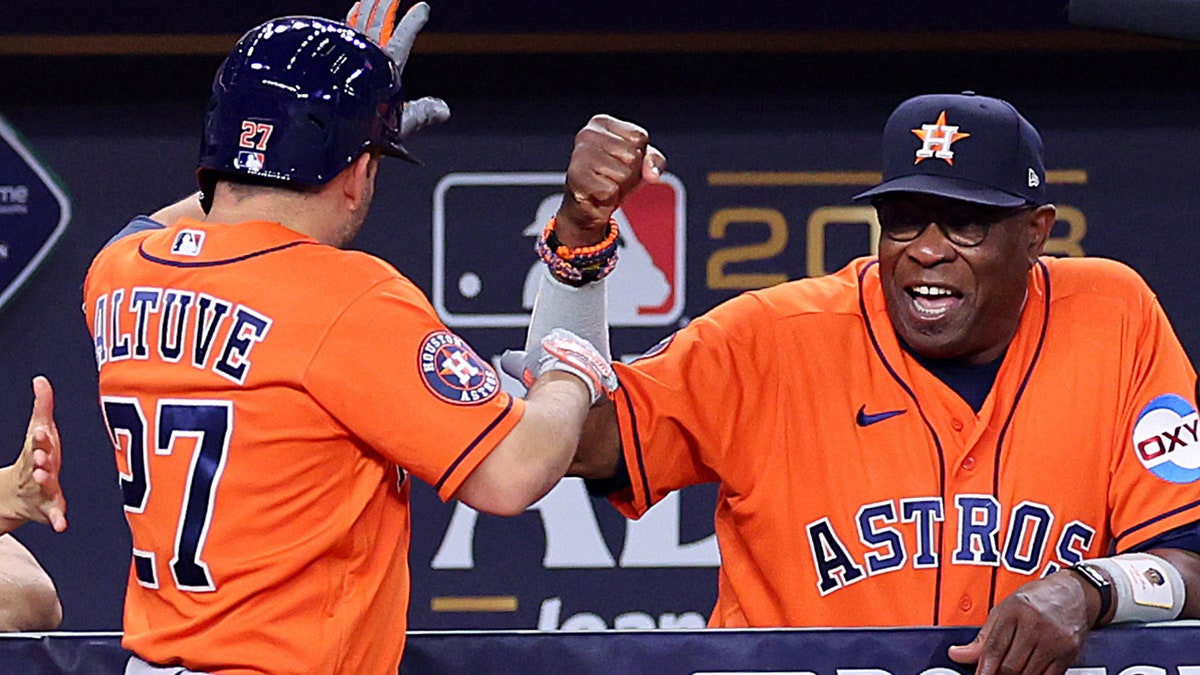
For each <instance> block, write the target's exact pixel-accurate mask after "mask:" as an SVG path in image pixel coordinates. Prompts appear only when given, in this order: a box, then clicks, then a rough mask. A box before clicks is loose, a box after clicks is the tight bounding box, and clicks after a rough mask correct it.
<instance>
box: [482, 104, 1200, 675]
mask: <svg viewBox="0 0 1200 675" xmlns="http://www.w3.org/2000/svg"><path fill="white" fill-rule="evenodd" d="M883 155H884V171H883V176H884V180H883V182H882V183H881V184H879V185H878V186H876V187H875V188H873V189H871V190H868V191H866V192H864V193H863V194H862V195H859V196H858V198H859V199H870V200H872V203H873V204H874V206H875V208H876V209H877V213H878V216H879V224H880V227H881V230H882V236H881V238H880V243H879V254H878V256H877V257H874V258H862V259H858V260H855V261H853V262H852V263H850V264H849V265H848V266H847V267H845V268H844V269H842V270H841V271H839V272H837V273H836V274H832V275H829V276H826V277H823V278H814V279H803V280H799V281H794V282H790V283H785V284H781V285H778V286H775V287H772V288H767V289H763V290H759V291H753V292H748V293H745V294H743V295H741V296H739V297H736V298H734V299H732V300H730V301H728V302H726V303H724V304H722V305H719V306H718V307H716V308H715V309H713V310H711V311H709V312H708V313H706V314H704V315H703V316H700V317H699V318H697V319H695V320H693V321H692V322H691V323H690V324H689V325H688V326H687V327H685V328H683V329H681V330H679V331H678V332H677V333H676V334H675V335H673V336H671V337H669V338H668V339H666V340H664V341H663V342H662V343H661V344H660V345H658V346H657V347H655V348H653V349H652V350H651V351H650V352H649V353H647V354H646V355H645V356H643V357H642V358H641V359H640V360H637V361H635V362H634V363H631V364H629V365H621V364H618V365H617V366H616V370H617V374H618V378H619V381H620V385H619V388H618V390H617V392H616V393H615V396H614V404H613V405H605V406H599V407H597V408H596V409H594V410H593V412H592V414H591V416H590V418H589V421H588V424H587V425H586V426H585V430H586V433H585V437H584V439H583V441H582V443H581V447H580V454H579V456H578V458H577V462H576V463H575V464H573V465H572V468H571V471H570V473H572V474H577V475H582V476H584V477H586V478H589V479H591V485H592V486H594V487H595V488H597V489H598V490H602V491H604V492H606V493H608V494H609V495H610V499H611V501H612V502H613V503H614V504H615V505H616V506H617V508H618V509H619V510H620V511H621V512H622V513H623V514H625V515H626V516H629V517H632V518H636V517H638V516H640V515H641V514H643V513H645V512H646V510H647V509H648V508H650V506H651V505H653V504H654V503H655V502H657V501H658V500H659V499H661V498H662V497H663V496H664V495H666V494H668V493H669V492H670V491H672V490H676V489H679V488H682V487H685V486H688V485H694V484H697V483H710V482H716V483H718V484H719V491H718V497H717V508H716V518H715V521H716V534H717V540H718V542H719V544H720V550H721V560H722V564H721V569H720V573H719V592H718V599H717V603H716V607H715V608H714V609H713V613H712V616H711V618H710V625H712V626H719V627H742V626H876V625H884V626H915V625H981V626H982V628H981V630H980V631H979V633H978V636H977V638H976V639H975V640H974V641H973V642H971V643H969V644H966V645H958V646H954V647H951V649H950V657H951V658H952V659H954V660H955V661H958V662H960V663H977V664H978V665H977V672H978V673H981V674H982V675H993V674H994V673H997V672H1013V673H1028V674H1030V675H1035V674H1041V673H1061V672H1063V671H1064V670H1065V669H1066V668H1067V667H1068V666H1070V665H1071V664H1072V663H1073V661H1074V659H1075V658H1076V656H1077V655H1078V653H1079V650H1080V648H1081V646H1082V643H1083V641H1084V638H1085V637H1086V635H1087V633H1088V631H1089V630H1090V629H1091V628H1093V627H1094V626H1100V625H1105V624H1108V623H1112V622H1124V621H1152V620H1166V619H1172V618H1175V617H1180V616H1182V617H1200V558H1198V557H1197V554H1196V553H1195V552H1196V551H1198V550H1200V528H1198V525H1197V520H1198V519H1200V434H1198V431H1200V430H1198V417H1197V411H1196V385H1197V381H1196V373H1195V371H1194V370H1193V368H1192V366H1191V364H1190V363H1189V361H1188V359H1187V357H1186V355H1185V353H1184V350H1183V349H1182V347H1181V345H1180V344H1179V341H1178V340H1177V339H1176V337H1175V335H1174V333H1173V331H1172V329H1171V326H1170V324H1169V322H1168V320H1167V318H1166V316H1165V315H1164V313H1163V311H1162V308H1161V307H1160V306H1159V304H1158V302H1157V300H1156V299H1155V296H1154V294H1153V293H1152V292H1151V291H1150V290H1149V288H1147V286H1146V284H1145V283H1144V282H1143V281H1142V279H1141V278H1140V277H1138V275H1137V274H1136V273H1135V272H1134V271H1132V270H1131V269H1129V268H1128V267H1126V266H1124V265H1122V264H1120V263H1117V262H1113V261H1109V260H1101V259H1056V258H1046V257H1042V256H1041V254H1042V251H1043V247H1044V244H1045V241H1046V238H1047V237H1048V236H1049V233H1050V230H1051V227H1052V226H1053V224H1054V222H1055V209H1054V207H1053V206H1052V205H1050V204H1049V203H1048V200H1047V198H1046V194H1045V169H1044V166H1043V161H1042V145H1041V139H1040V136H1039V134H1038V133H1037V131H1036V130H1035V129H1034V127H1033V126H1032V125H1030V124H1029V123H1028V122H1027V121H1026V120H1025V119H1024V118H1023V117H1022V116H1021V115H1020V114H1019V113H1018V112H1017V111H1016V110H1015V109H1014V108H1013V107H1012V106H1011V105H1009V104H1008V103H1006V102H1004V101H1000V100H998V99H993V98H988V97H983V96H975V95H972V94H970V93H967V94H963V95H949V96H943V95H931V96H920V97H916V98H913V99H910V100H908V101H906V102H904V103H902V104H901V105H900V106H899V107H898V108H897V109H896V110H895V111H894V112H893V114H892V115H891V117H890V118H889V120H888V123H887V125H886V127H885V131H884V139H883ZM584 160H587V161H584ZM663 161H664V160H663V159H662V157H661V155H660V153H658V152H657V151H656V150H654V149H653V147H652V146H649V145H648V138H647V135H646V132H645V131H644V130H642V129H641V128H639V127H637V126H636V125H633V124H630V123H627V122H622V121H619V120H615V119H612V118H608V117H596V118H593V120H592V121H591V123H590V124H589V125H588V127H586V128H585V129H584V130H583V131H581V132H580V133H579V134H578V135H577V137H576V146H575V151H574V154H573V155H572V161H571V165H570V167H569V168H568V171H567V182H566V186H565V190H564V199H563V204H562V206H561V207H560V209H559V211H558V213H557V215H556V217H555V218H554V219H553V220H552V221H551V223H550V224H549V225H548V226H547V228H546V233H545V234H544V235H543V242H547V243H544V244H543V245H542V247H541V250H542V251H543V255H542V257H543V259H545V260H546V261H547V262H548V263H549V264H548V269H549V270H550V274H548V275H546V277H545V278H544V279H543V280H542V284H541V289H540V291H539V297H538V303H537V305H536V310H535V315H534V317H533V321H532V324H531V329H530V341H531V344H533V345H536V341H537V337H538V336H539V335H541V334H542V333H544V332H545V330H546V327H547V326H565V327H567V328H571V329H573V330H577V331H578V332H580V334H581V335H583V336H585V337H590V338H591V339H592V340H593V341H594V342H598V341H600V340H602V339H603V333H604V331H605V330H606V329H605V327H604V325H603V321H602V319H601V320H598V319H597V317H598V316H599V317H602V316H603V304H602V303H601V302H598V301H597V298H602V297H603V289H602V288H600V287H602V286H603V281H602V280H595V279H592V280H589V279H583V278H580V277H579V276H578V275H576V276H574V277H571V276H570V275H568V274H565V273H564V270H566V271H569V269H570V265H569V263H570V260H571V256H572V255H573V253H574V252H575V251H583V250H587V249H588V247H594V246H595V245H596V242H597V241H600V240H601V238H602V237H603V236H605V235H611V231H612V229H613V227H614V226H613V225H612V223H611V221H610V216H611V214H612V212H613V210H614V209H615V208H617V206H619V204H620V203H621V200H622V199H624V197H625V196H626V195H627V194H628V193H629V192H630V191H632V190H633V189H635V188H636V187H637V185H638V184H639V183H640V181H641V180H642V179H643V178H645V179H647V180H655V179H656V177H657V175H658V172H659V171H661V167H662V164H663ZM605 162H606V163H605ZM593 166H601V167H603V168H602V169H600V170H596V169H594V168H591V167H593ZM648 167H652V168H653V171H651V172H649V173H647V168H648ZM547 244H548V245H547ZM546 251H549V254H547V253H546ZM564 261H565V262H564ZM607 264H609V265H611V261H609V262H608V263H607ZM597 289H598V290H597ZM597 326H599V328H597ZM519 357H520V353H519V352H517V353H512V354H507V355H506V356H505V357H504V359H503V362H504V365H505V369H506V370H509V369H510V366H511V365H512V364H513V363H516V362H517V360H518V359H519ZM714 382H724V383H725V384H724V385H723V386H713V383H714ZM1018 591H1019V592H1018Z"/></svg>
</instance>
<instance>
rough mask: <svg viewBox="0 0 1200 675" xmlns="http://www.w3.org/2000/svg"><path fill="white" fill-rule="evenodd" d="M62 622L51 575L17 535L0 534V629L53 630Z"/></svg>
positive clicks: (56, 592)
mask: <svg viewBox="0 0 1200 675" xmlns="http://www.w3.org/2000/svg"><path fill="white" fill-rule="evenodd" d="M61 622H62V605H61V604H60V603H59V600H58V591H57V590H56V589H55V588H54V582H53V581H51V580H50V576H49V575H48V574H46V571H45V570H43V569H42V567H41V565H39V564H38V562H37V560H36V559H35V558H34V557H33V554H31V553H30V552H29V551H28V550H26V549H25V547H24V546H22V545H21V544H20V543H19V542H18V541H17V540H16V539H13V538H12V537H11V536H10V535H0V630H3V631H28V630H53V629H54V628H57V627H58V625H59V623H61Z"/></svg>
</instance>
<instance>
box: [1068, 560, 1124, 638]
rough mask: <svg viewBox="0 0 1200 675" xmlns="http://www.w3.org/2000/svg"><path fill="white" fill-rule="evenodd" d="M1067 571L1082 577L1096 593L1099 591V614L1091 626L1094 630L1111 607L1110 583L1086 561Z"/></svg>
mask: <svg viewBox="0 0 1200 675" xmlns="http://www.w3.org/2000/svg"><path fill="white" fill-rule="evenodd" d="M1067 569H1069V570H1071V571H1072V572H1074V573H1076V574H1078V575H1079V576H1081V577H1083V579H1084V581H1086V582H1088V583H1089V584H1090V585H1092V586H1093V587H1094V588H1095V589H1096V590H1097V591H1100V614H1099V615H1098V616H1097V617H1096V621H1095V623H1093V624H1092V628H1095V627H1096V626H1097V625H1099V624H1100V620H1101V619H1103V618H1104V617H1105V615H1107V614H1108V609H1109V608H1110V607H1112V602H1113V588H1112V582H1110V581H1109V580H1108V579H1107V578H1105V576H1104V575H1103V574H1101V573H1100V570H1099V569H1097V568H1096V566H1095V565H1092V564H1090V563H1088V562H1087V561H1086V560H1085V561H1084V562H1079V563H1075V564H1074V565H1071V566H1070V567H1068V568H1067Z"/></svg>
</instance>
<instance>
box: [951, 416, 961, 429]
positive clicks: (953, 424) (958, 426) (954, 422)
mask: <svg viewBox="0 0 1200 675" xmlns="http://www.w3.org/2000/svg"><path fill="white" fill-rule="evenodd" d="M950 427H951V428H952V429H954V430H955V431H962V430H963V423H962V420H960V419H958V418H957V417H956V418H954V419H952V420H950Z"/></svg>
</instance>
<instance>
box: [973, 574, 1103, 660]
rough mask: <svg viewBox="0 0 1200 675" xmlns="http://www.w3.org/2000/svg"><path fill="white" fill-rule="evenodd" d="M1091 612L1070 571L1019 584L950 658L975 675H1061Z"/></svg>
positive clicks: (1076, 651)
mask: <svg viewBox="0 0 1200 675" xmlns="http://www.w3.org/2000/svg"><path fill="white" fill-rule="evenodd" d="M1097 602H1098V600H1097ZM1096 611H1097V608H1095V607H1091V606H1090V604H1089V599H1088V597H1087V595H1086V591H1085V590H1084V589H1083V584H1082V582H1080V581H1079V580H1078V579H1076V578H1075V575H1074V573H1072V572H1068V571H1065V570H1064V571H1060V572H1057V573H1055V574H1051V575H1050V576H1047V577H1045V578H1043V579H1038V580H1036V581H1031V582H1029V583H1027V584H1025V585H1023V586H1021V587H1020V588H1018V589H1017V590H1016V591H1015V592H1014V593H1013V594H1012V595H1010V596H1009V597H1007V598H1005V599H1004V600H1003V601H1002V602H1000V604H998V605H996V606H995V607H994V608H993V609H992V611H991V613H990V614H988V618H987V621H986V622H984V624H983V627H982V628H980V629H979V633H978V634H977V635H976V636H975V639H974V640H972V641H971V642H969V643H967V644H965V645H955V646H953V647H950V652H949V656H950V658H951V660H953V661H955V662H956V663H962V664H971V663H974V664H977V665H976V667H975V673H976V675H999V674H1000V673H1012V674H1014V675H1015V674H1022V675H1061V674H1062V673H1064V672H1066V670H1067V668H1069V667H1071V666H1072V665H1073V664H1074V663H1075V660H1076V659H1077V658H1078V657H1079V653H1080V651H1082V649H1083V643H1084V641H1085V640H1086V639H1087V635H1088V632H1089V631H1090V630H1091V625H1092V623H1093V621H1094V619H1095V614H1096Z"/></svg>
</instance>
